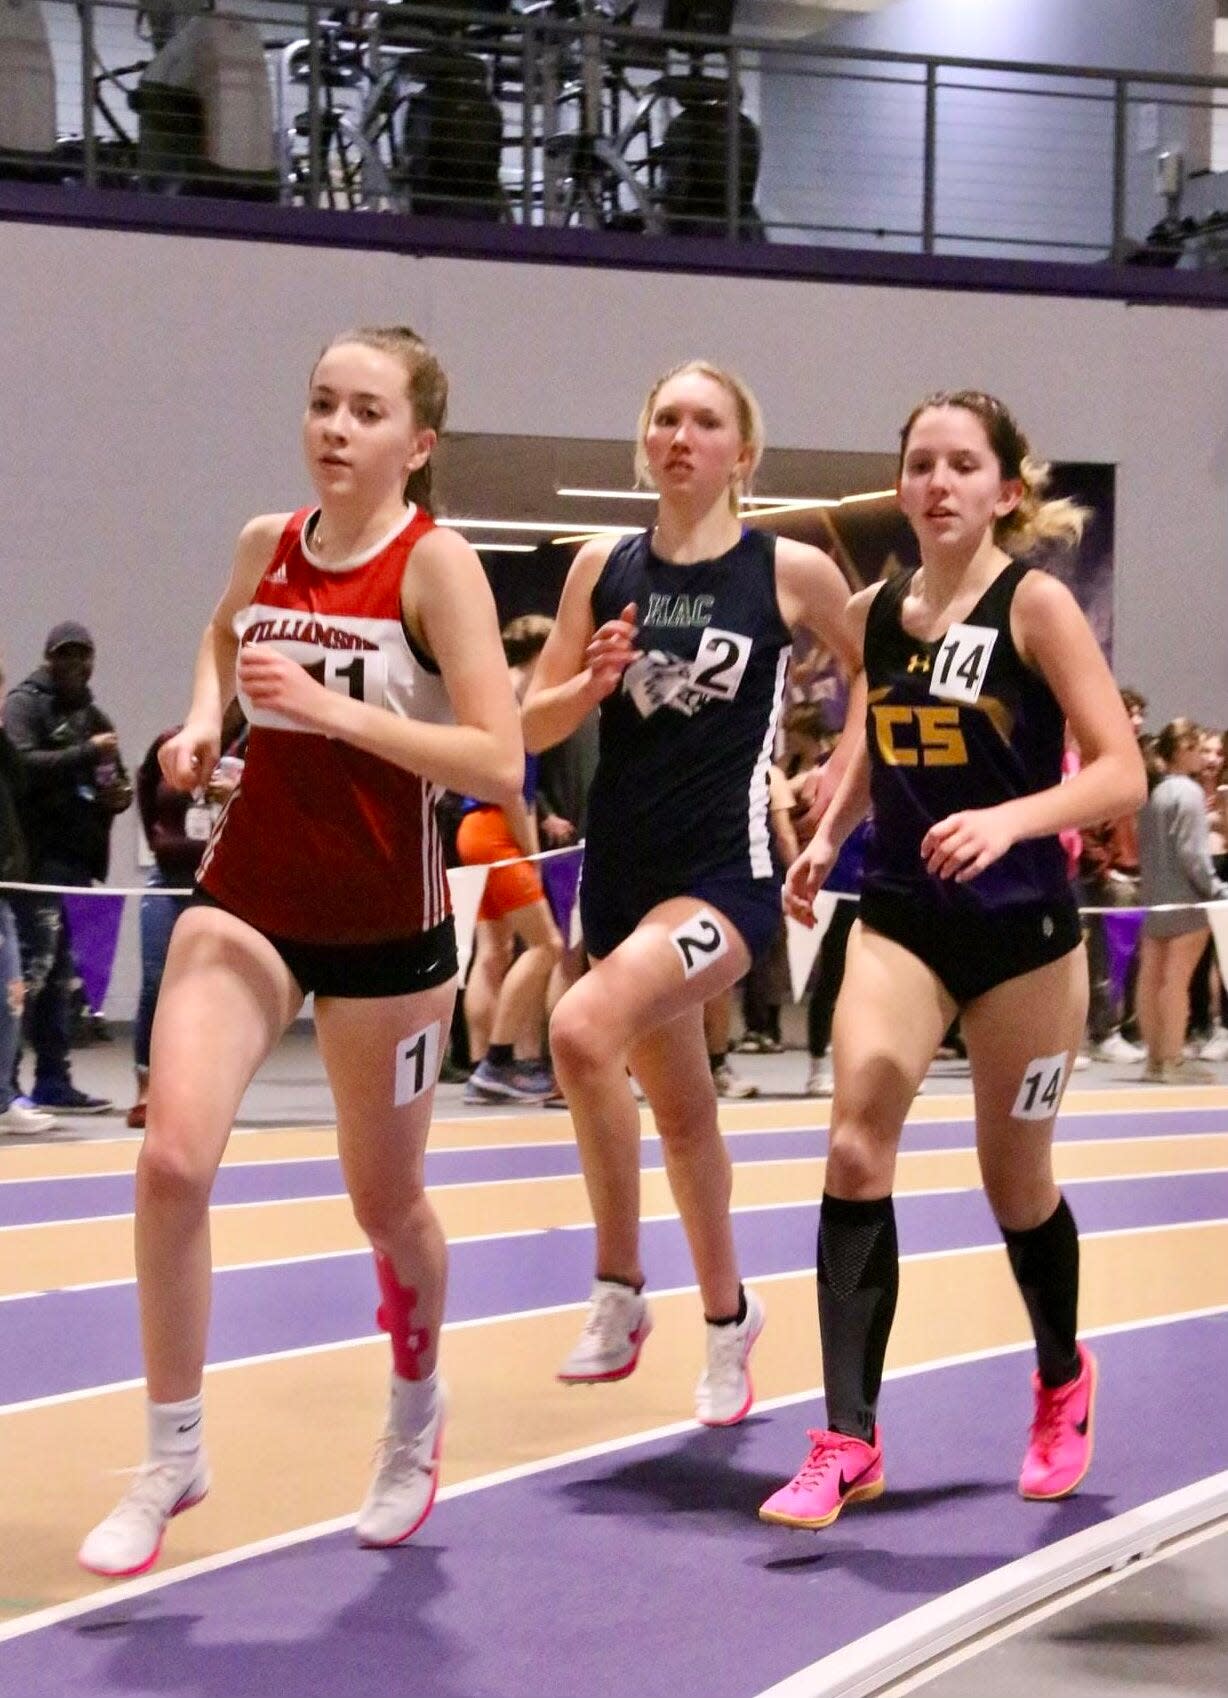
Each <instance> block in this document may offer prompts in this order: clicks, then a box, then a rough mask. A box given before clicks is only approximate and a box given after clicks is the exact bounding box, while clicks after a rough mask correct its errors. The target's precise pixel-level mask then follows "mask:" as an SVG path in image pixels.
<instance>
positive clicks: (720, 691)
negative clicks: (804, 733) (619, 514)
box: [585, 531, 793, 888]
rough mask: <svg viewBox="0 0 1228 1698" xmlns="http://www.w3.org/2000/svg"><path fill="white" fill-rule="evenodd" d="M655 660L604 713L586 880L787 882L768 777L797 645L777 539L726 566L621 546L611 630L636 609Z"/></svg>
mask: <svg viewBox="0 0 1228 1698" xmlns="http://www.w3.org/2000/svg"><path fill="white" fill-rule="evenodd" d="M632 601H633V602H634V603H635V604H636V608H637V610H638V632H639V634H638V637H637V639H636V646H637V647H638V648H639V649H641V650H642V651H643V653H642V658H641V659H639V660H638V661H636V662H635V663H634V664H633V665H632V666H630V667H629V668H628V669H627V672H626V673H625V674H624V677H623V682H622V687H621V688H620V689H619V690H617V691H616V692H615V693H614V694H613V695H612V696H609V697H607V699H606V700H605V701H604V702H603V703H602V704H601V721H600V744H599V758H598V764H597V772H596V775H595V777H594V779H593V786H592V790H591V792H590V795H589V815H588V847H587V864H586V869H585V877H586V878H590V877H592V876H593V875H594V874H595V873H596V872H597V871H598V870H599V869H601V868H603V867H604V866H606V865H607V864H608V867H609V871H610V873H611V874H615V873H616V872H617V869H618V867H621V868H622V869H623V871H624V876H625V874H626V873H627V872H629V871H634V872H637V873H639V872H649V871H652V872H657V873H664V874H666V875H667V876H668V877H669V879H670V880H671V881H673V882H676V883H677V885H678V887H679V888H685V885H686V881H687V880H688V879H690V878H696V877H700V876H702V875H704V874H706V873H711V872H717V871H720V872H723V873H724V872H727V873H729V874H733V875H741V876H744V877H747V878H753V879H764V878H772V877H773V876H776V868H775V866H774V863H773V858H772V848H771V841H770V835H769V829H768V766H769V764H770V762H771V759H772V749H773V743H774V740H775V736H776V725H777V721H778V718H779V715H780V710H781V704H782V701H783V691H784V677H785V667H786V665H787V663H788V659H789V654H790V651H791V647H792V641H793V639H792V634H791V633H790V631H789V629H788V627H787V626H786V625H785V623H784V621H783V620H782V618H781V616H780V609H779V607H778V605H777V601H776V539H775V538H774V537H772V536H768V535H766V534H764V533H763V532H761V531H743V533H742V536H741V538H740V539H739V540H738V542H736V543H735V544H734V546H733V547H732V548H731V549H730V550H729V551H728V553H726V554H723V555H721V556H720V558H719V559H717V560H704V561H700V562H698V563H696V564H695V565H691V566H679V565H675V564H673V563H671V562H670V561H666V560H661V559H659V558H658V557H657V556H656V555H655V554H654V553H653V552H652V547H651V533H649V532H644V533H642V534H640V535H637V536H633V537H626V538H623V539H621V540H620V541H619V542H617V543H616V544H615V545H614V547H613V548H612V549H611V551H610V556H609V559H608V560H607V561H606V564H605V566H604V568H603V569H602V572H601V576H600V577H599V578H598V580H597V582H596V584H595V585H594V587H593V594H592V608H593V618H594V620H595V622H596V624H597V625H598V626H600V625H602V624H604V623H605V621H606V620H607V619H616V618H617V617H618V616H619V614H620V613H621V612H622V610H623V608H624V607H625V606H626V604H627V603H628V602H632Z"/></svg>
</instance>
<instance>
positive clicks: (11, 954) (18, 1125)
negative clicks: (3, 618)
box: [0, 672, 55, 1137]
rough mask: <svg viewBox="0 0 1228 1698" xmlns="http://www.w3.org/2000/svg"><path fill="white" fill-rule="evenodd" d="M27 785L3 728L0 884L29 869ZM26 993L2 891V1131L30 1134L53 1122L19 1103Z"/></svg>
mask: <svg viewBox="0 0 1228 1698" xmlns="http://www.w3.org/2000/svg"><path fill="white" fill-rule="evenodd" d="M3 699H4V674H3V672H0V701H3ZM24 788H25V777H24V774H23V773H22V770H21V761H20V758H19V757H18V754H17V751H16V749H15V748H14V747H13V745H12V744H11V743H10V742H9V740H8V738H7V737H6V736H5V734H4V732H3V731H2V730H0V885H4V884H9V883H16V884H20V883H21V882H22V881H23V880H24V879H25V877H26V875H27V873H28V871H29V866H28V863H27V859H26V845H25V839H24V837H23V836H22V832H21V820H20V818H19V817H18V811H17V807H18V797H19V796H20V795H21V793H22V791H23V790H24ZM25 995H26V986H25V980H24V979H23V978H22V976H21V949H20V947H19V945H18V942H17V921H16V920H15V919H14V917H13V909H12V906H11V903H10V901H9V897H8V893H7V892H6V891H4V890H3V889H0V1134H3V1133H10V1134H16V1135H19V1136H27V1137H28V1136H33V1135H34V1134H36V1133H39V1132H49V1131H50V1130H51V1128H52V1127H53V1126H54V1125H55V1120H54V1118H53V1117H52V1116H51V1115H49V1114H40V1113H39V1112H38V1110H37V1109H35V1108H33V1107H31V1106H30V1105H28V1104H27V1103H25V1102H23V1101H21V1100H20V1099H19V1098H18V1095H17V1092H16V1090H15V1089H14V1086H13V1082H12V1081H13V1067H14V1064H15V1063H16V1060H17V1051H18V1050H19V1048H20V1047H21V1011H22V1008H23V1006H24V1004H25Z"/></svg>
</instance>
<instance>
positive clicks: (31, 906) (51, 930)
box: [10, 891, 77, 1091]
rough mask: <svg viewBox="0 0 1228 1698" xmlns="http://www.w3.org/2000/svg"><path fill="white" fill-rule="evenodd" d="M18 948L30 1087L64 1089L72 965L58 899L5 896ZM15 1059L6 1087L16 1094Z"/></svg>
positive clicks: (28, 894)
mask: <svg viewBox="0 0 1228 1698" xmlns="http://www.w3.org/2000/svg"><path fill="white" fill-rule="evenodd" d="M10 901H11V903H12V908H13V916H14V918H15V919H16V921H17V937H18V940H19V942H20V945H21V971H22V976H23V977H24V979H25V981H26V1008H25V1014H24V1016H23V1019H22V1035H23V1037H24V1038H25V1040H26V1042H27V1043H28V1044H29V1046H30V1048H31V1049H32V1050H33V1051H34V1083H35V1086H36V1087H37V1086H39V1085H43V1086H56V1085H67V1084H69V1083H70V1082H71V1081H70V1076H69V1069H68V1048H69V1040H70V1037H71V1031H72V983H73V979H74V978H75V977H76V971H77V969H76V966H75V964H74V962H73V958H72V944H71V941H70V939H69V936H68V925H67V922H66V920H65V918H64V904H63V902H62V901H61V900H60V898H59V897H58V896H53V895H50V894H49V895H47V896H36V895H34V894H33V893H32V892H28V891H20V892H19V891H14V892H13V893H12V896H11V897H10ZM20 1065H21V1056H20V1054H18V1055H17V1057H16V1059H15V1060H14V1062H13V1076H12V1086H13V1089H14V1090H15V1091H19V1090H20V1088H21V1087H20V1085H19V1084H18V1070H19V1068H20Z"/></svg>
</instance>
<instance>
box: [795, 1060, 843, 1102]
mask: <svg viewBox="0 0 1228 1698" xmlns="http://www.w3.org/2000/svg"><path fill="white" fill-rule="evenodd" d="M803 1094H804V1095H805V1096H808V1097H832V1096H835V1094H836V1079H835V1075H834V1074H833V1072H832V1070H831V1062H830V1061H812V1062H811V1063H810V1071H809V1072H808V1073H807V1075H806V1089H805V1092H804V1093H803Z"/></svg>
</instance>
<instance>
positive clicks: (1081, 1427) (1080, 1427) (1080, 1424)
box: [1075, 1410, 1091, 1439]
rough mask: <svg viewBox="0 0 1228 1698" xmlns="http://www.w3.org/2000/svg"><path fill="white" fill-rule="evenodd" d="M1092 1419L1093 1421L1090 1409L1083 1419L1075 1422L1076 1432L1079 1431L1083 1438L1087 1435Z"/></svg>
mask: <svg viewBox="0 0 1228 1698" xmlns="http://www.w3.org/2000/svg"><path fill="white" fill-rule="evenodd" d="M1090 1421H1091V1411H1090V1410H1089V1411H1088V1413H1087V1414H1086V1415H1085V1416H1084V1417H1083V1419H1082V1420H1081V1421H1076V1422H1075V1432H1076V1433H1078V1435H1079V1437H1080V1438H1081V1439H1085V1438H1086V1437H1087V1428H1088V1424H1089V1423H1090Z"/></svg>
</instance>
